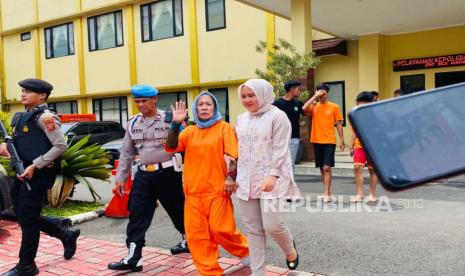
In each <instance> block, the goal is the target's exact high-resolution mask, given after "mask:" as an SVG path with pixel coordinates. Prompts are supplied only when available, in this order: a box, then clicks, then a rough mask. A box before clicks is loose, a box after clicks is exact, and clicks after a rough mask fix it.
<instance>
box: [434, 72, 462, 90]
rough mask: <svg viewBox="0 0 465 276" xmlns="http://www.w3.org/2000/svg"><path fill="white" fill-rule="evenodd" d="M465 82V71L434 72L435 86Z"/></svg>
mask: <svg viewBox="0 0 465 276" xmlns="http://www.w3.org/2000/svg"><path fill="white" fill-rule="evenodd" d="M461 82H465V71H454V72H438V73H436V74H435V84H436V87H442V86H446V85H451V84H456V83H461Z"/></svg>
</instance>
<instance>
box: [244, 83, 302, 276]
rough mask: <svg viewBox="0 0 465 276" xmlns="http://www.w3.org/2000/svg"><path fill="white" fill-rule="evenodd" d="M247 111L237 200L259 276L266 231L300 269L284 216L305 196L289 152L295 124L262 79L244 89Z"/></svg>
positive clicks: (254, 270)
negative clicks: (286, 204)
mask: <svg viewBox="0 0 465 276" xmlns="http://www.w3.org/2000/svg"><path fill="white" fill-rule="evenodd" d="M238 94H239V98H240V100H241V103H242V105H243V106H244V107H245V108H246V109H247V112H245V113H243V114H241V115H239V117H238V118H237V125H236V133H237V138H238V142H239V159H238V164H237V180H236V181H237V184H238V188H237V190H236V196H237V197H238V198H239V210H240V212H241V215H242V219H243V221H244V223H245V225H246V229H247V239H248V242H249V251H250V267H251V268H252V273H253V275H257V276H262V275H265V249H266V242H265V240H266V239H265V233H266V234H268V235H269V236H271V238H273V239H274V240H275V241H276V243H277V244H278V246H279V247H280V248H281V250H282V252H283V253H284V255H285V256H286V262H287V266H288V267H289V269H291V270H294V269H296V268H297V265H298V263H299V257H298V254H297V251H296V248H295V243H294V240H293V238H292V236H291V234H290V232H289V230H288V228H287V226H286V224H285V222H284V219H283V216H282V214H281V213H280V207H281V206H283V205H282V204H284V201H285V199H288V198H291V199H292V198H294V199H295V198H298V197H300V191H299V189H298V188H297V185H296V184H295V182H294V178H293V173H292V161H291V154H290V149H289V140H290V139H291V123H290V122H289V119H288V118H287V116H286V114H285V113H284V112H283V111H281V110H280V109H278V108H277V107H275V106H273V105H272V103H273V101H274V93H273V87H272V86H271V84H270V83H269V82H267V81H266V80H262V79H251V80H248V81H246V82H245V83H244V84H242V85H241V86H239V89H238Z"/></svg>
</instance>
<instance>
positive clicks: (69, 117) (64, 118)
mask: <svg viewBox="0 0 465 276" xmlns="http://www.w3.org/2000/svg"><path fill="white" fill-rule="evenodd" d="M58 116H59V117H60V121H61V122H62V123H71V122H95V121H96V119H97V116H96V115H95V114H59V115H58Z"/></svg>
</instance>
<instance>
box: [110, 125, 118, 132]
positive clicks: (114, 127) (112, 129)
mask: <svg viewBox="0 0 465 276" xmlns="http://www.w3.org/2000/svg"><path fill="white" fill-rule="evenodd" d="M107 131H108V132H121V127H120V126H119V125H117V124H109V125H107Z"/></svg>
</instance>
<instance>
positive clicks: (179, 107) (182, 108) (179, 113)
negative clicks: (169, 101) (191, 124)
mask: <svg viewBox="0 0 465 276" xmlns="http://www.w3.org/2000/svg"><path fill="white" fill-rule="evenodd" d="M171 111H172V112H173V121H174V122H176V123H178V124H180V123H182V121H184V119H186V117H187V109H186V103H185V102H183V101H179V102H176V104H175V106H171Z"/></svg>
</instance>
